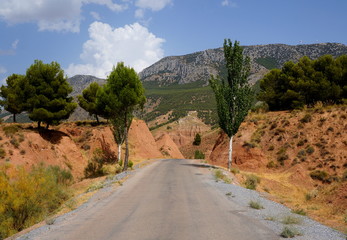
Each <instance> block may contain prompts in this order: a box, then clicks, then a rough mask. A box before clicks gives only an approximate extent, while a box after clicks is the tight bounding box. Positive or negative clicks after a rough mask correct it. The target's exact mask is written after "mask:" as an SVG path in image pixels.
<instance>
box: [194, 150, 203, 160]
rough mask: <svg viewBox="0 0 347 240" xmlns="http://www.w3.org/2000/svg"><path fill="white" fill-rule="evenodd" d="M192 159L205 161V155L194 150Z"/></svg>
mask: <svg viewBox="0 0 347 240" xmlns="http://www.w3.org/2000/svg"><path fill="white" fill-rule="evenodd" d="M194 159H205V154H204V153H203V152H201V151H200V150H196V151H195V153H194Z"/></svg>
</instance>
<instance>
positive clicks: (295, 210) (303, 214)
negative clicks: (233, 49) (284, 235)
mask: <svg viewBox="0 0 347 240" xmlns="http://www.w3.org/2000/svg"><path fill="white" fill-rule="evenodd" d="M292 213H295V214H299V215H302V216H306V212H305V210H304V209H302V208H298V209H293V210H292Z"/></svg>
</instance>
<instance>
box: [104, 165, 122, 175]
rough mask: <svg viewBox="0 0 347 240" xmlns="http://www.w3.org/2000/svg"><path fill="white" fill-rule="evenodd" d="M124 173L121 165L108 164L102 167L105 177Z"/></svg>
mask: <svg viewBox="0 0 347 240" xmlns="http://www.w3.org/2000/svg"><path fill="white" fill-rule="evenodd" d="M120 172H122V167H121V166H120V165H119V164H106V165H103V166H102V173H103V175H115V174H117V173H120Z"/></svg>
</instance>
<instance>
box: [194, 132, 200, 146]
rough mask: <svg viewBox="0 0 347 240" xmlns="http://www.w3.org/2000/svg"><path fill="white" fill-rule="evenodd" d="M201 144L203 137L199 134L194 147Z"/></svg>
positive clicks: (196, 136)
mask: <svg viewBox="0 0 347 240" xmlns="http://www.w3.org/2000/svg"><path fill="white" fill-rule="evenodd" d="M200 144H201V136H200V134H199V133H197V134H196V135H195V138H194V142H193V145H195V146H199V145H200Z"/></svg>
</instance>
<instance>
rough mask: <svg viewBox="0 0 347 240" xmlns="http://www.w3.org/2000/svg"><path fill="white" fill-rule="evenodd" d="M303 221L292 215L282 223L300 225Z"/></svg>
mask: <svg viewBox="0 0 347 240" xmlns="http://www.w3.org/2000/svg"><path fill="white" fill-rule="evenodd" d="M300 222H301V220H300V219H299V218H297V217H293V216H291V215H288V216H286V217H284V218H283V220H282V223H283V224H299V223H300Z"/></svg>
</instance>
